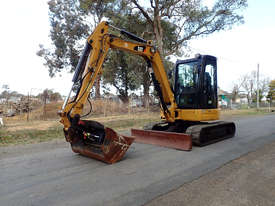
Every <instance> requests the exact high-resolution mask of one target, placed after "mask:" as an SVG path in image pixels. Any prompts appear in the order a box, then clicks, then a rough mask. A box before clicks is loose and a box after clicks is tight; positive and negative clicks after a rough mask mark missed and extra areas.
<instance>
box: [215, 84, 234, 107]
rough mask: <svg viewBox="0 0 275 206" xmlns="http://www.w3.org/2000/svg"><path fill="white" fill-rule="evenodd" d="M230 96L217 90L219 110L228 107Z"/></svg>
mask: <svg viewBox="0 0 275 206" xmlns="http://www.w3.org/2000/svg"><path fill="white" fill-rule="evenodd" d="M231 97H232V94H231V93H229V92H227V91H224V90H222V89H220V88H218V101H219V106H220V107H221V108H227V107H229V105H230V102H231Z"/></svg>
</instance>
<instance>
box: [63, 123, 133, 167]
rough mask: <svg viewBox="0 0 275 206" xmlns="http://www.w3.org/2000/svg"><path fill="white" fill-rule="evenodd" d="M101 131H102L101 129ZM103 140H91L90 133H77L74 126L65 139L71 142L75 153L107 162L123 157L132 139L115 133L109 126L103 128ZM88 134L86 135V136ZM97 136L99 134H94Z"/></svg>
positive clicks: (113, 161)
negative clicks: (97, 142)
mask: <svg viewBox="0 0 275 206" xmlns="http://www.w3.org/2000/svg"><path fill="white" fill-rule="evenodd" d="M101 132H102V131H101ZM103 134H104V140H103V142H102V143H100V144H96V143H95V142H94V141H91V134H90V133H89V135H87V133H85V132H84V135H83V133H79V131H77V130H76V129H75V128H70V129H69V131H68V133H67V135H66V134H65V136H66V139H67V141H68V142H70V143H71V147H72V150H73V151H74V152H75V153H79V154H81V155H84V156H87V157H90V158H93V159H97V160H100V161H103V162H106V163H109V164H112V163H115V162H117V161H119V160H121V159H122V158H123V156H124V155H125V153H126V151H127V150H128V148H129V147H130V145H131V144H132V143H133V141H134V139H133V138H131V137H127V136H124V135H121V134H118V133H116V132H115V131H114V130H112V129H111V128H104V132H103ZM87 136H88V137H87ZM95 136H97V137H98V136H99V135H94V137H95Z"/></svg>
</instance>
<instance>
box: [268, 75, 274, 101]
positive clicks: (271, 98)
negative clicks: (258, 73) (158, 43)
mask: <svg viewBox="0 0 275 206" xmlns="http://www.w3.org/2000/svg"><path fill="white" fill-rule="evenodd" d="M268 87H269V90H268V95H267V99H268V101H269V102H270V103H271V102H272V101H274V100H275V79H274V80H271V81H270V83H269V85H268Z"/></svg>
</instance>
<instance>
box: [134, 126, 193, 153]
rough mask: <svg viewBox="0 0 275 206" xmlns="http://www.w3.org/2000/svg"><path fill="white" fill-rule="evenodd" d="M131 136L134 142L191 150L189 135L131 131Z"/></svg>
mask: <svg viewBox="0 0 275 206" xmlns="http://www.w3.org/2000/svg"><path fill="white" fill-rule="evenodd" d="M131 136H132V137H133V138H134V139H135V142H139V143H144V144H153V145H158V146H162V147H169V148H174V149H179V150H184V151H190V150H192V139H191V135H188V134H184V133H175V132H163V131H153V130H140V129H132V130H131Z"/></svg>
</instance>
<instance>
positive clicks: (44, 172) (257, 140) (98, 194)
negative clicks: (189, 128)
mask: <svg viewBox="0 0 275 206" xmlns="http://www.w3.org/2000/svg"><path fill="white" fill-rule="evenodd" d="M235 123H236V126H237V133H236V136H235V138H232V139H228V140H225V141H223V142H219V143H216V144H213V145H209V146H206V147H203V148H198V147H194V148H193V150H192V151H191V152H183V151H178V150H173V149H167V148H162V147H156V146H152V145H143V144H133V146H132V147H131V148H130V149H129V150H128V152H127V154H126V156H125V158H124V159H123V161H120V162H118V163H116V164H114V165H107V164H105V163H102V162H99V161H96V160H93V159H89V158H86V157H83V156H80V155H77V154H74V153H72V151H71V150H70V149H69V147H68V145H67V144H65V143H43V144H38V145H29V146H25V147H20V146H19V147H15V148H14V149H12V151H11V150H9V149H3V148H0V205H7V206H9V205H39V206H43V205H143V204H145V203H147V202H149V201H150V200H152V199H154V198H156V197H158V196H160V195H163V194H166V193H167V192H169V191H171V190H173V189H176V188H179V187H180V186H181V185H183V184H184V183H186V182H190V181H192V180H194V179H196V178H198V177H200V176H202V175H204V174H207V173H209V172H211V171H213V170H215V169H217V168H219V167H220V166H222V165H224V164H225V163H227V162H229V161H231V160H233V159H236V158H238V157H240V156H241V155H243V154H246V153H248V152H250V151H254V150H256V149H257V148H259V147H261V146H263V145H264V144H266V143H268V142H272V141H274V140H275V115H265V116H256V117H254V116H253V117H250V118H244V119H239V120H236V121H235Z"/></svg>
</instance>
